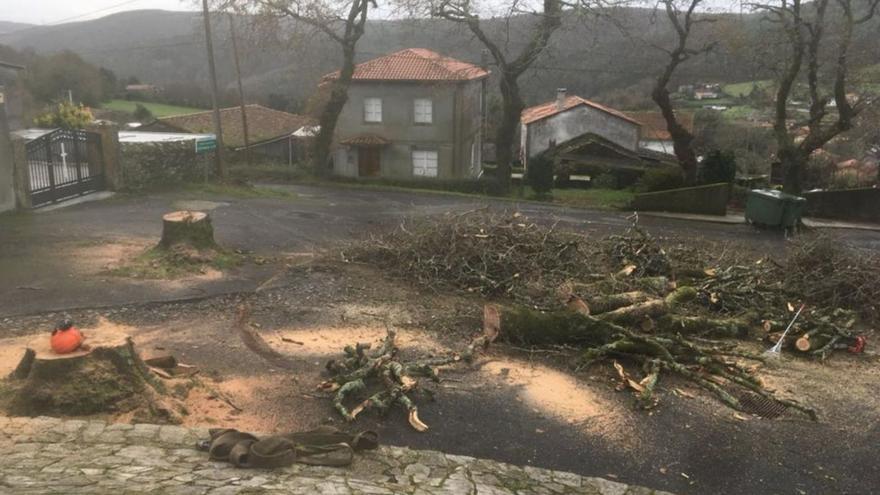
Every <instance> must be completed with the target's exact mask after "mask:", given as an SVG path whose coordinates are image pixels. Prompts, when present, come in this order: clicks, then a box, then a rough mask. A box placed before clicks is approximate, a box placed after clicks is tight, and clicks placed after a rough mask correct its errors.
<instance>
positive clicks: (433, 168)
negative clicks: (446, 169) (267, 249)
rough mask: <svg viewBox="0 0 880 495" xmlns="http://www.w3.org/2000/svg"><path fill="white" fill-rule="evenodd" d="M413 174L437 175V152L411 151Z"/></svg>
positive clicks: (418, 175) (421, 175) (417, 175)
mask: <svg viewBox="0 0 880 495" xmlns="http://www.w3.org/2000/svg"><path fill="white" fill-rule="evenodd" d="M412 160H413V176H415V177H437V152H436V151H424V150H419V151H413V152H412Z"/></svg>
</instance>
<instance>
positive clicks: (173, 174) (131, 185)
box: [120, 141, 213, 191]
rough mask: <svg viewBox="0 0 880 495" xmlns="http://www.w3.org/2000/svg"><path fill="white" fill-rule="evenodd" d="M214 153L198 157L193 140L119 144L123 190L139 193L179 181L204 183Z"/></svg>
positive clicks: (209, 170) (200, 154) (202, 154)
mask: <svg viewBox="0 0 880 495" xmlns="http://www.w3.org/2000/svg"><path fill="white" fill-rule="evenodd" d="M212 159H213V155H212V154H211V153H199V154H196V152H195V147H194V145H193V142H192V141H175V142H162V143H156V142H154V143H120V165H121V169H122V181H121V182H122V184H123V188H124V189H126V190H129V191H138V190H143V189H149V188H152V187H161V186H164V185H169V184H176V183H180V182H192V181H201V180H205V179H206V178H208V177H210V175H211V174H212V166H211V165H212Z"/></svg>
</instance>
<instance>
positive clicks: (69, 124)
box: [34, 101, 94, 129]
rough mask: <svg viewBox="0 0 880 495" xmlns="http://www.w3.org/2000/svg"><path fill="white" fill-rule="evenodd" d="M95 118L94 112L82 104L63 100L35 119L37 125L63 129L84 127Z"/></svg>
mask: <svg viewBox="0 0 880 495" xmlns="http://www.w3.org/2000/svg"><path fill="white" fill-rule="evenodd" d="M93 120H94V118H93V117H92V112H90V111H89V109H88V108H86V107H84V106H82V105H74V104H73V103H69V102H66V101H62V102H61V103H59V104H58V106H57V107H55V109H54V110H52V111H49V112H46V113H44V114H42V115H39V116H38V117H37V118H35V119H34V125H36V126H37V127H61V128H63V129H82V128H83V127H85V126H86V125H88V124H89V123H91V122H92V121H93Z"/></svg>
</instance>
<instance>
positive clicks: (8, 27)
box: [0, 21, 32, 34]
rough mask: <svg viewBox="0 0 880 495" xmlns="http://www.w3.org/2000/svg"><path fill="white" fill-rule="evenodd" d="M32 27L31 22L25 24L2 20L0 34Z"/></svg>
mask: <svg viewBox="0 0 880 495" xmlns="http://www.w3.org/2000/svg"><path fill="white" fill-rule="evenodd" d="M30 27H32V25H31V24H25V23H23V22H10V21H0V34H4V33H11V32H13V31H21V30H23V29H28V28H30Z"/></svg>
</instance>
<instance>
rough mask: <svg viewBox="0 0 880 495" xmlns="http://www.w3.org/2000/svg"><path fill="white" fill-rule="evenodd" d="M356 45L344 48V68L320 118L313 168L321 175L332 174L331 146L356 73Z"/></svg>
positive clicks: (334, 82)
mask: <svg viewBox="0 0 880 495" xmlns="http://www.w3.org/2000/svg"><path fill="white" fill-rule="evenodd" d="M354 66H355V64H354V45H352V46H344V47H343V49H342V70H340V72H339V77H338V78H337V79H335V80H334V81H332V82H331V83H330V84H331V87H330V97H329V98H328V99H327V104H326V105H325V106H324V110H323V112H321V117H320V119H319V122H320V126H321V130H320V132H318V136H317V137H316V138H315V155H314V163H313V165H312V166H313V168H314V171H315V174H317V175H319V176H326V175H330V169H329V166H328V164H329V163H330V147H331V146H332V144H333V133H334V131H335V130H336V122H337V121H338V120H339V115H340V114H341V113H342V109H343V108H344V107H345V103H346V102H347V101H348V88H349V86H351V79H352V76H353V75H354Z"/></svg>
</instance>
